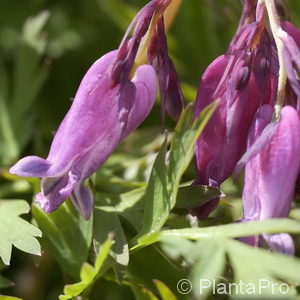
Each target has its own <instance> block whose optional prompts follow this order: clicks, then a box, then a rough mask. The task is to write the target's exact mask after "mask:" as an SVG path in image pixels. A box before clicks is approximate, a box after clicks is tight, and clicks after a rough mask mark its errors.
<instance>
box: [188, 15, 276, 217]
mask: <svg viewBox="0 0 300 300" xmlns="http://www.w3.org/2000/svg"><path fill="white" fill-rule="evenodd" d="M263 20H264V14H263V13H261V14H260V19H259V20H258V21H257V22H254V23H251V24H247V25H244V26H243V27H241V28H240V29H239V30H238V32H237V35H236V36H235V37H234V39H233V41H232V43H231V45H230V48H229V51H228V53H227V54H225V55H222V56H220V57H219V58H217V59H216V60H215V61H214V62H213V63H212V64H211V65H210V66H209V67H208V68H207V70H206V71H205V73H204V74H203V76H202V79H201V82H200V85H199V90H198V95H197V100H196V106H195V116H198V115H199V113H200V112H201V111H202V110H203V109H204V107H205V106H207V105H208V104H210V103H211V102H212V101H214V100H216V99H220V105H219V107H218V108H217V110H216V112H215V113H214V115H213V116H212V118H211V119H210V121H209V122H208V124H207V126H206V127H205V129H204V131H203V133H202V135H201V136H200V137H199V139H198V141H197V144H196V149H195V155H196V163H197V179H196V181H195V184H204V185H210V186H213V187H219V186H220V184H221V183H222V182H223V181H224V180H226V179H227V178H228V177H229V176H230V175H231V174H232V172H233V171H234V169H235V166H236V163H237V162H238V160H239V159H240V158H241V156H242V155H243V153H244V152H245V151H246V144H247V136H248V131H249V128H250V126H251V123H252V121H253V118H254V115H255V113H256V111H257V110H258V108H259V107H260V106H261V105H263V104H265V103H269V104H273V103H274V101H275V96H276V76H275V74H276V72H277V70H278V62H277V60H276V59H274V57H273V55H272V51H273V50H274V42H273V40H272V39H271V37H270V36H269V34H268V32H267V31H266V29H265V28H264V21H263ZM218 202H219V199H214V200H211V201H210V202H208V203H206V204H204V205H203V206H202V207H200V208H196V209H191V213H192V214H194V215H196V216H197V217H198V218H199V219H205V218H206V217H207V216H208V215H209V213H210V212H211V211H212V210H213V209H214V208H215V207H216V206H217V204H218Z"/></svg>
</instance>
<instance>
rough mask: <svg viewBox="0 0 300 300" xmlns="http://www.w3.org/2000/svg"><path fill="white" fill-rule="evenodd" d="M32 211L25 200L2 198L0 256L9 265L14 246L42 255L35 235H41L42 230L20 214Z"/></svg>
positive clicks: (0, 204)
mask: <svg viewBox="0 0 300 300" xmlns="http://www.w3.org/2000/svg"><path fill="white" fill-rule="evenodd" d="M29 211H30V206H29V204H28V203H27V202H26V201H24V200H0V257H1V259H2V261H3V262H4V264H6V265H9V263H10V258H11V251H12V246H15V247H17V248H18V249H20V250H22V251H24V252H27V253H30V254H34V255H41V247H40V244H39V242H38V240H37V239H36V238H35V237H41V236H42V233H41V231H40V230H39V229H38V228H36V227H34V226H33V225H31V224H30V223H28V222H27V221H25V220H23V219H21V218H20V217H19V215H22V214H27V213H28V212H29Z"/></svg>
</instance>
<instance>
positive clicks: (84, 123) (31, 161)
mask: <svg viewBox="0 0 300 300" xmlns="http://www.w3.org/2000/svg"><path fill="white" fill-rule="evenodd" d="M116 53H117V52H116V51H113V52H110V53H108V54H106V55H104V56H103V57H101V58H100V59H99V60H97V61H96V62H95V63H94V64H93V65H92V67H91V68H90V69H89V70H88V72H87V73H86V75H85V76H84V78H83V80H82V82H81V84H80V86H79V89H78V91H77V93H76V96H75V98H74V101H73V103H72V106H71V108H70V110H69V112H68V113H67V115H66V116H65V118H64V120H63V121H62V123H61V125H60V127H59V129H58V131H57V133H56V134H55V137H54V139H53V142H52V145H51V149H50V152H49V155H48V157H47V159H42V158H39V157H36V156H28V157H25V158H23V159H21V160H20V161H19V162H18V163H17V164H16V165H14V166H13V167H12V168H11V169H10V172H11V173H12V174H16V175H19V176H24V177H41V178H42V183H41V185H42V188H41V190H42V191H41V193H39V194H38V195H37V196H36V201H37V202H38V203H39V204H40V205H41V207H42V208H43V209H44V210H45V211H46V212H52V211H54V210H55V209H57V207H58V206H59V205H60V204H62V203H63V202H64V201H65V199H66V198H67V197H69V196H70V197H71V199H72V200H73V203H74V204H75V206H76V207H77V208H78V209H79V210H80V211H81V213H82V214H83V216H84V217H85V218H89V217H90V215H91V212H92V208H93V197H92V194H91V192H90V191H89V189H88V188H87V187H85V185H84V184H83V182H84V181H85V179H86V178H88V177H89V176H91V175H92V174H93V173H94V172H95V171H96V170H97V169H98V168H99V167H100V166H101V165H102V164H103V163H104V162H105V160H106V159H107V158H108V156H109V155H110V154H111V153H112V152H113V150H114V149H115V148H116V146H117V145H118V144H119V143H120V141H121V140H122V139H124V138H125V137H126V136H127V135H128V134H129V133H130V132H131V131H132V130H134V129H135V128H136V127H137V126H138V125H139V124H140V123H141V122H142V121H143V120H144V119H145V117H146V116H147V115H148V113H149V112H150V109H151V108H152V105H153V103H154V100H155V96H156V85H157V84H156V74H155V71H154V69H153V68H152V67H151V66H149V65H143V66H141V67H139V68H138V69H137V70H136V72H135V76H134V77H133V79H132V80H129V79H127V80H124V81H123V82H122V83H120V84H118V85H116V86H114V87H111V80H110V71H109V69H110V64H111V61H113V59H114V58H115V56H116Z"/></svg>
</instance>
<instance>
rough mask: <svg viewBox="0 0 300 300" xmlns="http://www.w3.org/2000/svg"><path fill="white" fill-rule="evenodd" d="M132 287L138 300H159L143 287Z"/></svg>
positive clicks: (131, 284) (134, 285) (131, 285)
mask: <svg viewBox="0 0 300 300" xmlns="http://www.w3.org/2000/svg"><path fill="white" fill-rule="evenodd" d="M130 287H131V289H132V291H133V294H134V296H135V299H136V300H159V299H158V298H157V297H156V296H155V295H154V294H153V293H152V292H151V291H150V290H148V289H147V288H145V287H143V286H139V285H137V284H134V283H130Z"/></svg>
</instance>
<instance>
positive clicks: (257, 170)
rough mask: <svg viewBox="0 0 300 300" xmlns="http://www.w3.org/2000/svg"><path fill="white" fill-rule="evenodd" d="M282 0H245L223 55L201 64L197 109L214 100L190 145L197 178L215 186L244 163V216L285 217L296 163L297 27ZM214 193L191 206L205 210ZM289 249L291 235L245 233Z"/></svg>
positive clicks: (299, 134)
mask: <svg viewBox="0 0 300 300" xmlns="http://www.w3.org/2000/svg"><path fill="white" fill-rule="evenodd" d="M280 8H281V7H280V3H275V2H274V0H259V1H252V0H245V1H244V9H243V14H242V17H241V21H240V25H239V28H238V31H237V33H236V35H235V37H234V38H233V40H232V42H231V43H230V46H229V49H228V51H227V53H226V54H225V55H222V56H221V57H219V58H217V59H216V60H215V61H214V62H213V63H212V64H211V65H210V66H209V67H208V68H207V70H206V71H205V73H204V75H203V77H202V79H201V82H200V86H199V90H198V96H197V102H196V110H195V115H196V116H197V115H198V114H199V113H200V112H201V110H202V109H203V108H204V107H205V106H206V105H207V104H209V103H210V102H212V101H213V100H215V99H220V105H219V108H218V110H217V112H216V113H215V115H214V116H213V117H212V118H211V120H210V121H209V124H208V125H207V127H206V128H205V130H204V133H203V134H202V136H201V137H200V138H199V140H198V142H197V146H196V161H197V171H198V177H197V180H196V181H195V184H206V185H210V186H215V187H219V186H220V184H221V183H222V182H223V181H224V180H226V179H227V178H228V177H229V176H230V175H232V173H233V172H234V171H236V172H237V171H238V170H240V168H241V167H242V166H246V168H245V184H244V191H243V212H244V218H243V221H244V222H247V221H252V220H265V219H269V218H283V217H287V216H288V214H289V212H290V209H291V204H292V200H293V199H294V196H295V190H296V184H297V178H298V176H299V171H300V156H299V153H300V121H299V107H300V104H299V100H300V98H299V95H300V81H299V70H300V69H299V67H300V52H299V50H300V31H299V30H298V29H297V28H296V27H295V26H294V25H293V24H291V23H290V22H288V21H284V20H281V19H280V17H279V15H280V12H281V11H282V10H280ZM218 201H219V199H213V200H211V201H210V202H208V203H206V204H205V205H203V206H202V207H199V208H196V209H191V213H192V214H194V215H196V216H198V218H200V219H203V218H206V217H207V216H208V215H209V214H210V212H211V211H212V210H213V209H214V208H215V207H216V206H217V204H218ZM244 241H245V242H247V243H248V244H250V245H253V246H261V245H264V244H267V245H268V246H269V247H270V249H273V250H276V251H281V252H284V253H288V254H292V253H293V251H294V247H293V242H292V239H291V237H290V236H289V235H287V234H278V235H263V236H260V237H249V238H246V239H244Z"/></svg>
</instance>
